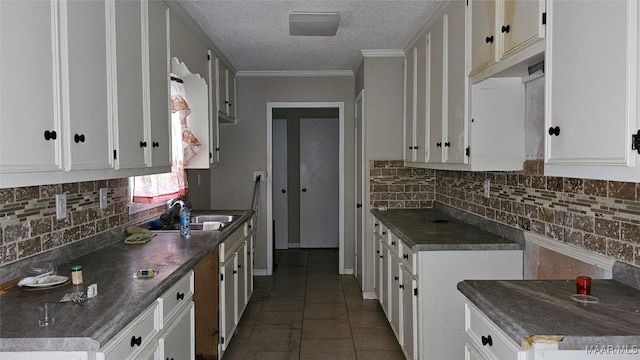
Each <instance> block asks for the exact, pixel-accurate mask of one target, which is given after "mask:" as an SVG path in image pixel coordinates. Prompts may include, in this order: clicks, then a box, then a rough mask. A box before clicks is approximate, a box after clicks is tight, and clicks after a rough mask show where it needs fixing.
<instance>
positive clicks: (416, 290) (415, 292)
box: [413, 288, 418, 296]
mask: <svg viewBox="0 0 640 360" xmlns="http://www.w3.org/2000/svg"><path fill="white" fill-rule="evenodd" d="M413 296H418V288H413Z"/></svg>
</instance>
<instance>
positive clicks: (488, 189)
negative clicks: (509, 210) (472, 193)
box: [482, 179, 491, 199]
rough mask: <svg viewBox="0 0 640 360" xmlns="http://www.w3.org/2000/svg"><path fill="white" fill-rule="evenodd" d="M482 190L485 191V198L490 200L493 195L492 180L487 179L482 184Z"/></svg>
mask: <svg viewBox="0 0 640 360" xmlns="http://www.w3.org/2000/svg"><path fill="white" fill-rule="evenodd" d="M482 189H483V190H484V194H483V195H484V197H485V198H487V199H488V198H489V196H490V195H491V180H489V179H485V180H484V183H482Z"/></svg>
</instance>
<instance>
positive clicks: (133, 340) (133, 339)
mask: <svg viewBox="0 0 640 360" xmlns="http://www.w3.org/2000/svg"><path fill="white" fill-rule="evenodd" d="M141 344H142V336H138V337H135V335H134V336H132V337H131V347H134V346H136V345H138V346H140V345H141Z"/></svg>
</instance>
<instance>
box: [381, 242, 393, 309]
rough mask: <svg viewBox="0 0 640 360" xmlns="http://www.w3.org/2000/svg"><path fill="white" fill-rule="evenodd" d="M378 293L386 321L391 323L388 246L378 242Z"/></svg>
mask: <svg viewBox="0 0 640 360" xmlns="http://www.w3.org/2000/svg"><path fill="white" fill-rule="evenodd" d="M380 253H381V255H380V262H381V271H380V293H381V295H382V297H381V298H382V300H381V301H380V302H381V303H382V309H383V310H384V313H385V315H387V319H388V320H389V322H391V315H392V313H391V299H390V296H391V291H390V286H391V263H390V262H389V246H388V245H387V244H386V242H385V241H383V240H381V241H380Z"/></svg>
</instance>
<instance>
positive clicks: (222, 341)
mask: <svg viewBox="0 0 640 360" xmlns="http://www.w3.org/2000/svg"><path fill="white" fill-rule="evenodd" d="M220 344H224V336H221V337H220Z"/></svg>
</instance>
